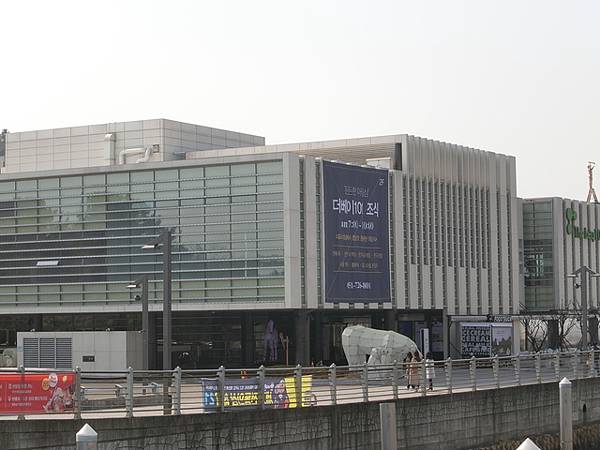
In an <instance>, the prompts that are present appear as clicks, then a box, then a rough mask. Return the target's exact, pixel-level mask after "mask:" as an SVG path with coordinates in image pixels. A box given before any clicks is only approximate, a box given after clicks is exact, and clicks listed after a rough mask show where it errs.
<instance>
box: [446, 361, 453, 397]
mask: <svg viewBox="0 0 600 450" xmlns="http://www.w3.org/2000/svg"><path fill="white" fill-rule="evenodd" d="M446 386H448V394H452V358H448V359H447V360H446Z"/></svg>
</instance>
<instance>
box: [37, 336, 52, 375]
mask: <svg viewBox="0 0 600 450" xmlns="http://www.w3.org/2000/svg"><path fill="white" fill-rule="evenodd" d="M55 364H56V346H55V339H54V338H40V365H39V366H38V367H43V368H47V369H53V368H54V367H55Z"/></svg>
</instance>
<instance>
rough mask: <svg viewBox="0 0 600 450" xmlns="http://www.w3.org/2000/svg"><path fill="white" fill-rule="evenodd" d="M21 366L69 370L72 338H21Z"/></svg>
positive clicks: (71, 357) (71, 364) (71, 365)
mask: <svg viewBox="0 0 600 450" xmlns="http://www.w3.org/2000/svg"><path fill="white" fill-rule="evenodd" d="M23 366H24V367H29V368H44V369H71V368H72V367H73V338H70V337H68V338H46V337H44V338H23Z"/></svg>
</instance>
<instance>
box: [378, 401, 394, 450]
mask: <svg viewBox="0 0 600 450" xmlns="http://www.w3.org/2000/svg"><path fill="white" fill-rule="evenodd" d="M379 422H380V425H381V430H380V432H381V450H397V449H398V438H397V432H396V404H395V403H380V404H379Z"/></svg>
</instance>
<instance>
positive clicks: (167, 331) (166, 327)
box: [142, 228, 173, 370]
mask: <svg viewBox="0 0 600 450" xmlns="http://www.w3.org/2000/svg"><path fill="white" fill-rule="evenodd" d="M172 239H173V233H172V231H171V230H170V229H168V228H167V229H165V230H164V231H163V232H162V233H160V236H158V238H157V239H155V240H154V241H151V242H150V243H148V244H145V245H143V246H142V248H143V249H156V248H158V247H161V246H162V253H163V370H171V369H172V368H173V367H172V364H171V341H172V339H171V335H172V332H171V322H172V320H171V290H172V286H171V240H172Z"/></svg>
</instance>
